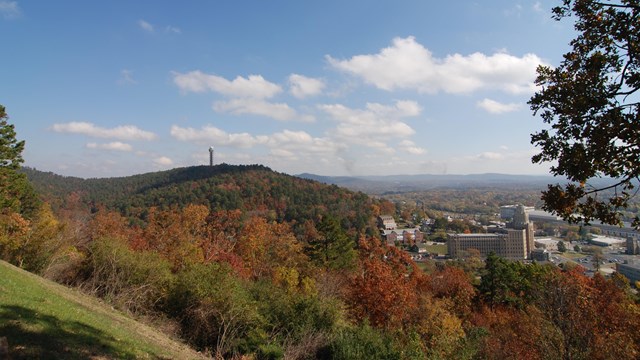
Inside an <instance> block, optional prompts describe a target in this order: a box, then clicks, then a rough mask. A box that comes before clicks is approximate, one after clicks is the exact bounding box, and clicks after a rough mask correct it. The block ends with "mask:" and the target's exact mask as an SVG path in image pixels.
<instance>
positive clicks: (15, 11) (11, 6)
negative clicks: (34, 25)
mask: <svg viewBox="0 0 640 360" xmlns="http://www.w3.org/2000/svg"><path fill="white" fill-rule="evenodd" d="M0 14H2V17H4V18H5V19H11V18H15V17H18V16H20V15H21V14H22V11H21V10H20V7H19V6H18V2H17V1H0Z"/></svg>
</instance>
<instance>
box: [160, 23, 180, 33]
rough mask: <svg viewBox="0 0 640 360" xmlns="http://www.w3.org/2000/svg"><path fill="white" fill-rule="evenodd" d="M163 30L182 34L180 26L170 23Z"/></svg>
mask: <svg viewBox="0 0 640 360" xmlns="http://www.w3.org/2000/svg"><path fill="white" fill-rule="evenodd" d="M164 31H165V32H168V33H174V34H182V30H180V28H178V27H175V26H171V25H169V26H167V27H166V28H165V29H164Z"/></svg>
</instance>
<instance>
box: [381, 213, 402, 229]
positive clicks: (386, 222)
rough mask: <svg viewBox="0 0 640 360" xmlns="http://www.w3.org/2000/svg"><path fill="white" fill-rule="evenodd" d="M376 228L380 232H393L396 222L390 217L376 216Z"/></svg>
mask: <svg viewBox="0 0 640 360" xmlns="http://www.w3.org/2000/svg"><path fill="white" fill-rule="evenodd" d="M378 227H379V228H380V229H382V230H393V229H395V228H396V227H397V225H396V221H395V220H394V219H393V216H391V215H380V216H378Z"/></svg>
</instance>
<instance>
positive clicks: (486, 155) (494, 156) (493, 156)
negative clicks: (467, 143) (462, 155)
mask: <svg viewBox="0 0 640 360" xmlns="http://www.w3.org/2000/svg"><path fill="white" fill-rule="evenodd" d="M476 157H477V158H478V159H483V160H503V159H504V155H503V154H500V153H497V152H491V151H486V152H483V153H480V154H478V155H477V156H476Z"/></svg>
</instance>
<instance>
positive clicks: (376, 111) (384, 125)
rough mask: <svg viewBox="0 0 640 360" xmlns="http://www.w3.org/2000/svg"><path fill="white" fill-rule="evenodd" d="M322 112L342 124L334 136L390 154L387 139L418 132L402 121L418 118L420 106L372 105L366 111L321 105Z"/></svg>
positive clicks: (403, 103) (403, 102) (339, 105)
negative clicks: (403, 119)
mask: <svg viewBox="0 0 640 360" xmlns="http://www.w3.org/2000/svg"><path fill="white" fill-rule="evenodd" d="M319 108H320V110H322V111H324V112H325V113H327V114H328V115H329V116H331V117H332V118H333V119H334V120H337V121H338V122H339V124H338V126H336V128H335V129H334V131H333V134H334V135H335V136H336V137H338V138H339V139H341V140H342V141H346V142H349V143H357V144H361V145H364V146H367V147H371V148H377V149H380V150H383V151H387V152H391V151H392V148H391V147H390V146H388V145H387V143H386V139H387V138H404V137H408V136H410V135H413V134H414V133H415V131H414V130H413V129H412V128H411V127H410V126H409V125H407V124H406V123H404V122H402V121H401V120H400V119H401V118H404V117H412V116H417V115H419V114H420V112H421V111H422V109H421V107H420V106H419V105H418V104H417V103H416V102H413V101H396V103H395V106H388V105H382V104H378V103H369V104H367V106H366V108H365V109H351V108H348V107H346V106H344V105H341V104H330V105H320V106H319Z"/></svg>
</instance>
